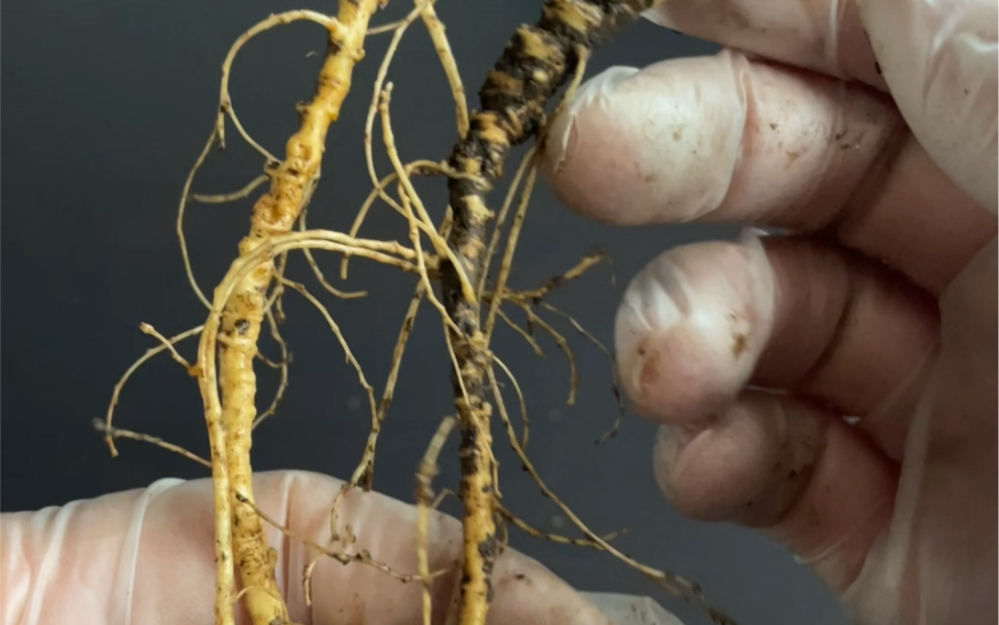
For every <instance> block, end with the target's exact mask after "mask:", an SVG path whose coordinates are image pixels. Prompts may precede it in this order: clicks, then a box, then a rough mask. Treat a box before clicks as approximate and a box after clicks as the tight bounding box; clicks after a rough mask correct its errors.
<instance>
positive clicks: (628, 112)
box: [542, 52, 745, 225]
mask: <svg viewBox="0 0 999 625" xmlns="http://www.w3.org/2000/svg"><path fill="white" fill-rule="evenodd" d="M744 62H745V61H744V59H742V57H741V56H740V55H737V54H733V53H730V52H722V53H721V54H719V55H717V56H714V57H705V58H693V59H674V60H668V61H663V62H660V63H656V64H653V65H650V66H648V67H645V68H643V69H641V70H639V69H635V68H631V67H612V68H609V69H607V70H605V71H603V72H601V73H600V74H597V75H596V76H594V77H593V78H591V79H590V80H588V81H586V82H585V83H584V84H583V85H582V86H581V87H580V89H579V91H578V92H577V93H576V94H575V96H574V97H573V98H572V100H571V101H570V102H569V104H568V106H567V107H566V108H565V110H564V111H563V112H562V113H561V114H560V115H558V116H557V117H556V118H555V119H554V120H552V125H551V127H550V130H549V134H548V137H549V138H548V139H547V141H546V145H545V151H544V154H543V159H544V160H543V164H542V172H543V174H544V175H545V176H546V177H547V179H548V180H549V182H550V183H551V184H552V186H553V187H554V190H555V193H556V195H557V197H558V198H559V200H560V201H561V202H562V203H564V204H565V205H566V206H568V207H569V208H570V209H572V210H573V211H575V212H577V213H579V214H581V215H584V216H586V217H590V218H593V219H596V220H599V221H603V222H606V223H613V224H618V225H633V224H644V223H657V222H669V221H687V220H691V219H693V218H695V217H698V216H701V215H703V214H705V213H707V212H710V211H711V210H713V209H714V208H716V207H717V206H718V205H719V204H720V203H721V202H722V200H723V199H724V197H725V194H726V193H727V189H728V179H729V178H730V177H731V175H732V172H733V170H734V167H735V162H736V159H737V158H738V154H739V144H740V142H741V138H742V126H743V125H744V120H745V114H744V111H742V109H741V108H740V105H739V103H740V102H742V101H743V95H742V93H741V87H740V85H739V84H738V81H737V80H735V79H734V76H735V73H734V72H733V71H732V69H733V64H734V65H738V64H740V63H744Z"/></svg>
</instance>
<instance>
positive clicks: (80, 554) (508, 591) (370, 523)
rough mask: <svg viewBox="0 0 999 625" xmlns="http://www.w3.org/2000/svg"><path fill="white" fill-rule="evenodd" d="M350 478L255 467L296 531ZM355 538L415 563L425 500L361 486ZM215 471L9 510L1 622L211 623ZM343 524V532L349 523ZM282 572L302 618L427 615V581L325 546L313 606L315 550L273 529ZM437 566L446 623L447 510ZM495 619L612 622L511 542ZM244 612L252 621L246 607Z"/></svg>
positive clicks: (349, 513) (264, 496) (498, 574)
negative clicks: (335, 555)
mask: <svg viewBox="0 0 999 625" xmlns="http://www.w3.org/2000/svg"><path fill="white" fill-rule="evenodd" d="M341 484H342V482H339V481H337V480H334V479H332V478H328V477H326V476H323V475H317V474H313V473H305V472H296V471H281V472H272V473H261V474H258V475H256V476H255V477H254V490H255V493H256V495H257V504H258V505H259V506H260V507H261V509H262V510H264V511H265V512H268V513H269V514H270V515H271V516H273V517H275V520H276V521H278V522H279V523H282V524H283V525H286V526H289V527H290V529H291V530H292V531H293V532H295V533H296V534H297V535H300V536H304V537H306V538H309V539H310V540H313V541H315V542H317V543H319V544H325V542H326V540H328V538H329V504H330V502H331V501H332V498H333V496H334V495H335V493H336V492H338V490H339V488H340V485H341ZM347 525H349V526H350V527H351V529H352V531H353V533H354V535H355V536H356V537H357V546H358V549H360V548H364V549H368V550H369V551H370V552H371V556H372V558H374V559H375V560H378V561H381V562H384V563H386V564H388V565H389V566H391V567H393V568H394V569H395V570H397V571H398V572H400V573H403V574H411V573H415V572H416V571H417V559H416V548H415V545H416V508H414V507H412V506H409V505H407V504H404V503H402V502H399V501H396V500H393V499H389V498H388V497H385V496H383V495H379V494H375V493H362V492H360V491H352V492H350V493H348V494H347V495H346V496H345V498H344V501H343V504H342V507H341V514H340V519H339V530H340V531H341V532H343V530H344V528H345V527H346V526H347ZM213 528H214V522H213V512H212V484H211V481H210V480H207V479H203V480H195V481H191V482H182V481H179V480H160V481H158V482H156V483H154V484H153V485H152V486H150V487H149V488H147V489H144V490H135V491H128V492H122V493H115V494H111V495H106V496H104V497H100V498H98V499H94V500H90V501H78V502H74V503H71V504H69V505H67V506H64V507H61V508H46V509H44V510H41V511H38V512H22V513H10V514H4V515H3V517H2V523H0V596H2V597H3V601H2V608H0V610H2V618H0V623H2V625H15V624H17V625H36V624H39V625H49V624H52V625H55V624H62V623H74V624H77V625H129V624H132V623H134V624H137V625H138V624H141V625H158V624H161V623H162V624H164V625H165V624H167V623H169V624H170V625H184V624H188V623H189V624H191V625H204V624H205V623H211V622H212V613H213V612H212V608H213V603H214V598H215V597H214V593H215V563H214V555H215V551H214V547H213V541H214V529H213ZM341 535H342V534H341ZM268 540H269V543H270V544H271V545H274V546H275V547H276V548H277V550H278V565H277V567H276V571H277V578H278V579H277V581H278V585H279V587H280V588H281V589H282V591H283V592H284V593H285V597H286V600H287V603H288V608H289V611H290V613H291V618H292V619H293V620H294V621H295V622H298V623H314V624H316V625H320V624H322V623H340V624H344V623H369V624H371V625H389V624H392V623H400V624H402V623H407V624H408V623H419V622H420V619H421V616H420V615H421V605H422V604H421V601H422V599H421V597H422V594H421V586H420V584H419V582H411V583H403V582H401V581H398V580H397V579H395V578H392V577H389V576H388V575H387V574H386V573H383V572H381V571H379V570H376V569H375V568H373V567H371V566H368V565H365V564H362V563H357V562H352V563H350V564H349V565H346V566H344V565H342V564H340V563H339V562H337V561H334V560H332V559H330V558H323V559H322V560H321V561H320V564H319V565H318V566H317V567H316V569H315V573H314V575H313V578H312V601H313V605H312V608H311V609H309V608H307V607H306V605H305V598H304V594H303V586H302V571H303V567H305V565H307V564H308V563H309V562H310V561H311V558H312V554H313V553H314V552H311V551H309V550H308V549H307V548H306V547H304V546H302V544H301V543H299V542H297V541H293V540H291V539H288V538H285V537H283V535H281V534H280V533H278V532H277V531H276V530H274V529H270V530H269V531H268ZM429 555H430V569H431V570H439V569H445V568H446V569H448V570H449V573H448V574H446V575H444V576H442V577H439V578H437V580H436V582H435V584H434V590H433V597H434V606H435V616H434V619H435V620H434V622H435V623H443V622H444V617H445V615H446V610H447V608H448V606H449V605H451V602H452V600H453V599H455V595H456V589H457V582H458V577H459V576H460V568H458V562H459V558H460V555H461V526H460V524H459V523H458V522H457V521H456V520H455V519H453V518H450V517H447V516H445V515H442V514H438V515H435V516H433V517H432V521H431V526H430V550H429ZM494 579H495V582H494V587H495V589H496V597H495V600H494V603H493V607H492V610H491V612H490V622H491V623H500V624H501V623H515V624H517V625H530V624H533V623H544V624H546V625H549V624H550V625H556V624H562V625H569V624H570V623H572V624H576V623H581V624H586V625H589V624H594V625H610V623H609V621H608V620H607V619H606V618H605V617H604V616H603V615H602V613H601V612H600V611H599V610H598V609H597V608H596V607H595V606H594V605H593V603H592V602H590V601H589V600H587V599H586V598H584V597H582V596H581V595H579V594H577V593H576V592H575V591H574V590H572V589H571V588H570V587H569V586H567V585H566V584H565V583H564V582H562V581H561V580H559V579H558V578H556V577H555V576H554V575H553V574H552V573H550V572H549V571H548V570H547V569H545V568H544V567H542V566H541V565H540V564H538V563H537V562H535V561H533V560H531V559H529V558H527V557H525V556H523V555H520V554H518V553H515V552H512V551H510V550H508V551H507V552H506V553H505V554H504V555H503V556H502V557H501V558H500V559H499V561H498V562H497V565H496V570H495V578H494ZM240 619H241V622H248V621H247V620H246V619H245V615H240Z"/></svg>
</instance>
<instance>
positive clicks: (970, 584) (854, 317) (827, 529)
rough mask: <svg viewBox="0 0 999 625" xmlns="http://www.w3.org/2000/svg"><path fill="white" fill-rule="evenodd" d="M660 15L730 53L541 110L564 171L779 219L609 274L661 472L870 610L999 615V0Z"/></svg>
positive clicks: (658, 208) (683, 210)
mask: <svg viewBox="0 0 999 625" xmlns="http://www.w3.org/2000/svg"><path fill="white" fill-rule="evenodd" d="M648 17H650V18H651V19H653V20H654V21H657V22H659V23H663V24H666V25H668V26H670V27H672V28H675V29H677V30H680V31H682V32H685V33H688V34H692V35H695V36H700V37H705V38H709V39H712V40H715V41H718V42H720V43H722V44H723V45H726V46H730V47H731V48H738V49H740V50H744V51H746V54H743V53H741V52H736V51H733V50H731V49H730V50H727V51H724V52H722V53H721V54H719V55H718V56H715V57H711V58H695V59H681V60H673V61H668V62H663V63H659V64H655V65H652V66H650V67H647V68H645V69H643V70H641V71H639V70H635V69H630V68H614V69H611V70H608V71H607V72H605V73H604V74H602V75H600V76H598V77H596V78H594V79H592V80H591V81H590V82H589V83H588V84H586V85H584V86H583V87H581V89H580V90H579V92H578V93H577V96H576V97H575V99H574V101H573V102H572V103H571V104H570V105H569V108H568V109H567V112H566V114H565V115H563V116H562V117H561V118H560V119H559V120H557V121H556V122H555V124H554V125H553V128H552V130H551V135H550V146H549V150H548V153H547V156H548V163H547V169H548V176H549V179H550V180H552V181H553V183H554V185H555V186H556V188H557V190H558V193H559V194H560V196H561V198H562V199H563V201H564V202H565V203H567V204H568V205H569V206H571V207H573V208H574V209H575V210H577V211H578V212H580V213H583V214H585V215H589V216H593V217H596V218H598V219H600V220H602V221H605V222H610V223H614V224H620V225H638V224H649V223H666V222H686V221H701V222H729V223H733V222H734V223H745V224H749V225H752V226H758V227H775V228H781V229H785V230H787V231H790V232H791V233H792V234H790V235H774V236H766V237H762V238H758V237H756V236H752V235H750V236H747V237H745V238H744V239H743V240H742V241H741V242H738V243H721V242H716V243H703V244H696V245H690V246H685V247H681V248H677V249H674V250H670V251H668V252H667V253H665V254H663V255H662V256H660V257H659V258H657V259H656V260H654V261H653V262H652V263H651V264H650V265H649V266H648V267H646V269H645V270H643V271H642V272H641V273H640V274H639V275H638V276H637V277H636V278H635V279H634V281H633V282H632V284H631V285H630V287H629V289H628V291H627V293H626V295H625V299H624V302H623V304H622V306H621V308H620V310H619V312H618V317H617V326H616V341H617V358H618V364H619V369H620V374H621V378H622V380H621V381H622V384H623V385H624V386H625V388H626V390H627V392H628V394H629V395H630V397H631V399H632V401H633V402H634V404H635V406H636V408H637V409H638V410H639V411H640V412H642V413H643V414H645V415H646V416H648V417H650V418H652V419H654V420H656V421H658V422H659V423H661V424H662V428H661V430H660V436H659V439H658V441H657V445H656V451H655V463H654V464H655V472H656V476H657V479H658V481H659V483H660V485H661V487H662V490H663V492H664V493H665V494H666V496H667V497H668V498H669V499H670V500H671V501H672V502H673V503H674V504H675V505H676V506H677V507H678V508H679V509H680V510H681V511H683V512H685V513H687V514H689V515H690V516H693V517H695V518H699V519H703V520H714V521H718V520H726V521H734V522H738V523H741V524H744V525H746V526H749V527H753V528H758V529H761V530H763V531H765V532H766V533H767V534H768V535H769V536H771V537H772V538H773V539H775V540H776V541H778V542H780V543H781V544H783V545H785V546H786V547H788V548H789V549H790V550H791V551H792V552H793V553H794V554H795V555H796V556H797V557H798V558H799V559H800V560H801V561H803V562H807V563H809V564H810V565H811V566H812V568H813V569H814V570H815V571H816V572H817V574H818V575H819V576H820V577H821V578H822V579H823V580H824V581H825V582H826V583H827V584H828V585H829V587H830V588H831V589H832V590H833V592H835V593H836V595H837V596H838V597H839V598H840V599H841V600H842V602H843V603H844V604H845V607H846V608H847V610H848V611H849V612H850V614H851V615H852V616H853V617H854V618H855V619H856V620H857V621H858V622H860V623H871V624H873V623H878V624H885V623H916V622H919V623H926V624H930V625H936V624H944V623H995V622H996V618H997V615H996V602H995V585H996V564H995V556H996V529H995V528H996V524H997V513H996V487H997V484H996V473H995V466H996V461H997V457H996V455H997V454H996V435H997V432H996V413H997V405H996V379H997V377H996V376H997V374H996V359H997V355H996V343H997V335H996V325H997V320H996V297H997V294H996V283H997V272H996V256H997V248H996V204H997V198H996V168H997V164H996V152H997V144H996V91H997V84H996V83H997V79H996V21H997V16H996V3H995V2H994V1H991V0H962V1H957V0H955V1H952V2H944V3H929V2H924V1H922V0H896V1H888V2H873V1H872V2H865V1H862V0H857V1H853V0H844V1H843V2H832V1H829V0H797V1H793V2H792V1H787V2H779V3H764V2H757V1H755V0H721V1H720V2H715V3H711V6H710V8H708V7H706V6H705V5H704V4H703V3H698V2H693V1H690V0H671V1H670V2H668V3H666V4H665V5H664V6H663V7H662V8H661V9H658V10H656V11H655V12H654V13H653V14H650V15H648ZM865 32H866V33H867V36H865ZM560 138H561V139H562V140H561V141H559V139H560ZM763 389H768V390H767V391H764V390H763ZM769 389H775V391H770V390H769ZM843 417H856V418H857V419H856V420H854V419H844V418H843Z"/></svg>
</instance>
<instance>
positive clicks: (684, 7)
mask: <svg viewBox="0 0 999 625" xmlns="http://www.w3.org/2000/svg"><path fill="white" fill-rule="evenodd" d="M644 17H645V18H647V19H648V20H649V21H651V22H653V23H656V24H659V25H660V26H665V27H667V28H671V29H673V30H677V31H680V32H682V33H684V34H686V35H690V36H692V37H698V38H700V39H707V40H709V41H713V42H715V43H719V44H721V45H723V46H725V47H727V48H734V49H737V50H741V51H743V52H748V53H751V54H754V55H759V56H762V57H765V58H768V59H771V60H774V61H780V62H782V63H786V64H788V65H793V66H795V67H799V68H802V69H809V70H812V71H815V72H818V73H821V74H826V75H829V76H832V77H835V78H842V79H845V80H854V81H857V82H861V83H864V84H866V85H869V86H871V87H875V88H877V89H880V90H881V91H887V90H888V86H887V84H886V83H885V81H884V79H883V78H882V77H881V68H880V66H879V65H878V63H877V60H876V58H875V56H874V51H873V49H872V48H871V42H870V40H869V39H868V38H867V34H866V32H865V30H864V26H863V24H862V23H861V18H860V10H859V8H858V5H857V2H856V0H784V1H780V2H772V1H771V2H765V1H761V0H669V1H668V2H664V3H662V4H660V5H658V6H657V7H655V8H653V9H650V10H649V11H647V12H646V13H645V14H644Z"/></svg>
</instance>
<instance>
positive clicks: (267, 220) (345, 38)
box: [199, 0, 379, 625]
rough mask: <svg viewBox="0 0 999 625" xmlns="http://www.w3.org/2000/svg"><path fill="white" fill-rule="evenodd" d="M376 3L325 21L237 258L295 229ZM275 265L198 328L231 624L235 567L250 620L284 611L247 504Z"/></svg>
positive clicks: (349, 4) (352, 0)
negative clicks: (310, 89) (322, 55)
mask: <svg viewBox="0 0 999 625" xmlns="http://www.w3.org/2000/svg"><path fill="white" fill-rule="evenodd" d="M378 5H379V3H378V2H377V0H341V2H340V5H339V12H338V15H337V19H336V20H330V21H329V23H328V24H329V25H328V30H329V47H328V55H327V58H326V60H325V62H324V64H323V67H322V69H321V70H320V74H319V78H318V80H317V86H316V92H315V95H314V96H313V98H312V100H311V101H310V102H309V103H308V104H306V105H304V106H302V107H301V108H300V121H301V125H300V128H299V130H298V131H297V132H296V133H295V134H294V135H293V136H292V137H291V138H290V139H289V140H288V142H287V145H286V158H285V160H284V161H283V162H281V164H280V165H279V166H278V167H277V168H276V169H275V170H274V172H273V174H272V175H271V186H270V190H269V192H268V193H267V194H265V195H263V196H262V197H261V198H260V199H259V200H258V201H257V203H256V205H255V206H254V209H253V216H252V218H251V228H250V234H249V236H247V237H246V238H244V239H243V240H242V241H241V242H240V245H239V253H240V259H242V258H245V257H246V256H248V255H250V254H251V253H253V252H254V251H255V250H256V249H257V248H258V247H259V246H260V245H262V244H263V243H265V242H266V241H267V240H268V239H269V238H270V237H271V236H273V235H275V234H282V233H287V232H289V231H290V230H291V228H292V226H293V224H294V223H295V221H296V220H297V219H298V217H299V215H300V213H301V210H302V208H303V206H304V205H305V203H306V202H307V200H308V196H309V193H310V186H311V185H313V184H315V181H316V180H317V178H318V176H319V172H320V165H321V162H322V156H323V152H324V150H325V143H326V135H327V132H328V129H329V126H330V124H331V123H333V122H335V121H336V119H337V118H338V116H339V113H340V107H341V104H342V103H343V100H344V98H345V97H346V95H347V93H348V91H349V90H350V86H351V74H352V71H353V68H354V65H355V64H356V63H357V62H358V61H359V60H360V59H361V58H362V56H363V49H362V46H363V42H364V37H365V34H366V31H367V29H368V22H369V20H370V18H371V16H372V15H373V13H374V12H375V11H376V10H377V9H378ZM236 262H239V259H237V261H236ZM273 274H274V263H273V260H268V261H267V262H265V263H262V264H260V265H259V266H257V267H256V268H255V269H253V270H252V271H250V272H249V273H247V274H246V275H245V276H244V277H243V278H242V279H241V280H240V281H239V282H238V283H237V284H236V285H235V286H234V288H233V289H232V290H231V294H228V295H224V294H222V293H216V302H215V305H214V306H213V307H212V308H213V309H216V308H217V306H218V304H220V303H222V302H224V308H223V311H222V317H221V323H220V327H219V328H218V333H217V337H214V336H212V335H211V334H210V333H208V332H206V333H205V334H204V335H203V336H202V345H201V349H200V350H199V365H200V364H202V363H205V362H206V359H205V356H206V354H205V351H206V350H208V349H211V345H212V341H213V339H215V340H217V342H218V349H219V380H218V382H219V387H220V388H221V405H220V406H219V405H218V403H217V401H212V400H213V399H214V396H215V390H214V388H213V387H214V380H212V379H209V378H211V377H213V376H211V375H208V371H207V369H208V368H207V367H206V368H203V369H204V370H203V371H202V372H201V375H200V379H199V382H200V384H201V388H202V395H203V396H204V397H205V408H206V420H207V422H208V430H209V437H210V439H211V445H212V456H211V460H212V473H213V477H214V480H215V512H216V560H217V571H216V574H217V587H216V607H215V610H216V618H215V622H216V624H217V625H233V623H234V612H233V605H232V603H233V595H234V593H233V587H234V574H233V567H235V569H236V570H238V571H239V575H240V578H241V581H242V585H243V587H244V591H245V605H246V609H247V612H248V613H249V616H250V619H251V621H252V622H253V623H254V625H273V624H274V623H283V622H285V621H286V620H287V609H286V607H285V606H284V604H283V601H282V600H281V599H280V592H279V591H278V589H277V583H276V581H275V578H274V564H275V552H274V550H272V549H269V548H268V546H267V542H266V538H265V535H264V529H263V523H262V521H261V519H260V517H259V516H258V515H257V514H256V512H255V511H254V507H253V505H251V504H252V503H253V501H254V500H253V491H252V468H251V465H250V447H251V432H252V428H253V422H254V418H255V416H256V405H255V399H256V389H257V383H256V375H255V373H254V370H253V361H254V358H255V357H256V354H257V340H258V338H259V336H260V330H261V324H262V321H263V319H264V314H265V306H266V292H267V289H268V287H269V285H270V283H271V279H272V277H273ZM220 297H221V298H223V299H222V302H219V298H220Z"/></svg>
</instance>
